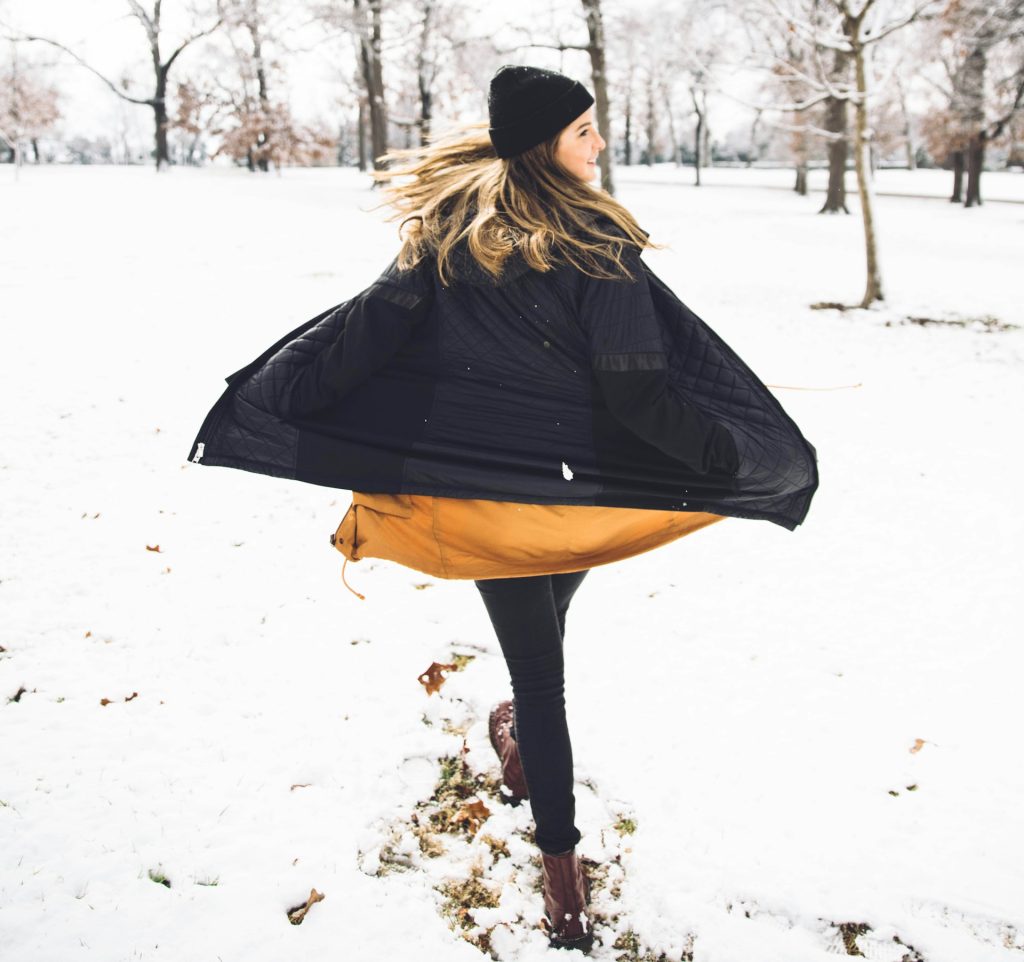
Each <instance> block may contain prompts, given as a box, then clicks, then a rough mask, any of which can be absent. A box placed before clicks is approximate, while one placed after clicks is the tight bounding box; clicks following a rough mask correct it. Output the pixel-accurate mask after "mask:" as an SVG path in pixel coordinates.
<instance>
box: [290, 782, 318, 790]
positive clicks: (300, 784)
mask: <svg viewBox="0 0 1024 962" xmlns="http://www.w3.org/2000/svg"><path fill="white" fill-rule="evenodd" d="M312 784H313V783H312V782H296V784H294V785H292V787H291V788H289V789H288V791H290V792H294V791H295V789H297V788H309V786H310V785H312Z"/></svg>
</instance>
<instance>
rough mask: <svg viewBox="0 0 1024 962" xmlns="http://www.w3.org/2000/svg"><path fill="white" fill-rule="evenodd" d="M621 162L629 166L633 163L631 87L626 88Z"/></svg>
mask: <svg viewBox="0 0 1024 962" xmlns="http://www.w3.org/2000/svg"><path fill="white" fill-rule="evenodd" d="M622 162H623V163H624V164H625V165H626V166H627V167H629V166H630V165H631V164H632V163H633V88H632V86H629V87H627V88H626V137H625V141H624V143H623V146H622Z"/></svg>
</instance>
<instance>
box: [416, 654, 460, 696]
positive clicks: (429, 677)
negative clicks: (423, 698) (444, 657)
mask: <svg viewBox="0 0 1024 962" xmlns="http://www.w3.org/2000/svg"><path fill="white" fill-rule="evenodd" d="M457 668H458V666H457V665H442V664H440V662H436V661H435V662H431V665H430V667H429V668H428V669H427V670H426V671H425V672H423V674H421V675H420V676H419V683H420V684H421V685H422V686H423V687H424V688H426V690H427V694H428V695H432V694H434V692H435V691H440V690H441V686H442V685H443V684H444V683H445V680H446V679H445V676H444V675H442V674H441V672H443V671H456V670H457Z"/></svg>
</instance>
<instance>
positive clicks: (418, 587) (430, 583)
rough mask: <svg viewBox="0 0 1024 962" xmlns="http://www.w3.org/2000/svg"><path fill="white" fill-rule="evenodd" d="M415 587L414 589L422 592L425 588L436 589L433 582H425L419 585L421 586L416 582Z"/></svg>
mask: <svg viewBox="0 0 1024 962" xmlns="http://www.w3.org/2000/svg"><path fill="white" fill-rule="evenodd" d="M413 587H414V588H415V589H416V590H417V591H422V590H423V589H424V588H433V587H434V583H433V582H432V581H424V582H423V584H419V585H418V584H416V583H415V582H414V583H413Z"/></svg>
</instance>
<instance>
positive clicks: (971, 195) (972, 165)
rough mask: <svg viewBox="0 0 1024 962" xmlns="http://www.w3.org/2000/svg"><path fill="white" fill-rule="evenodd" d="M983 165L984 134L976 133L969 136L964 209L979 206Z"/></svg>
mask: <svg viewBox="0 0 1024 962" xmlns="http://www.w3.org/2000/svg"><path fill="white" fill-rule="evenodd" d="M984 163H985V134H984V132H977V133H975V134H973V135H972V136H971V142H970V144H969V145H968V147H967V196H966V197H965V198H964V207H974V206H975V205H978V206H980V205H981V169H982V167H983V165H984Z"/></svg>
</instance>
